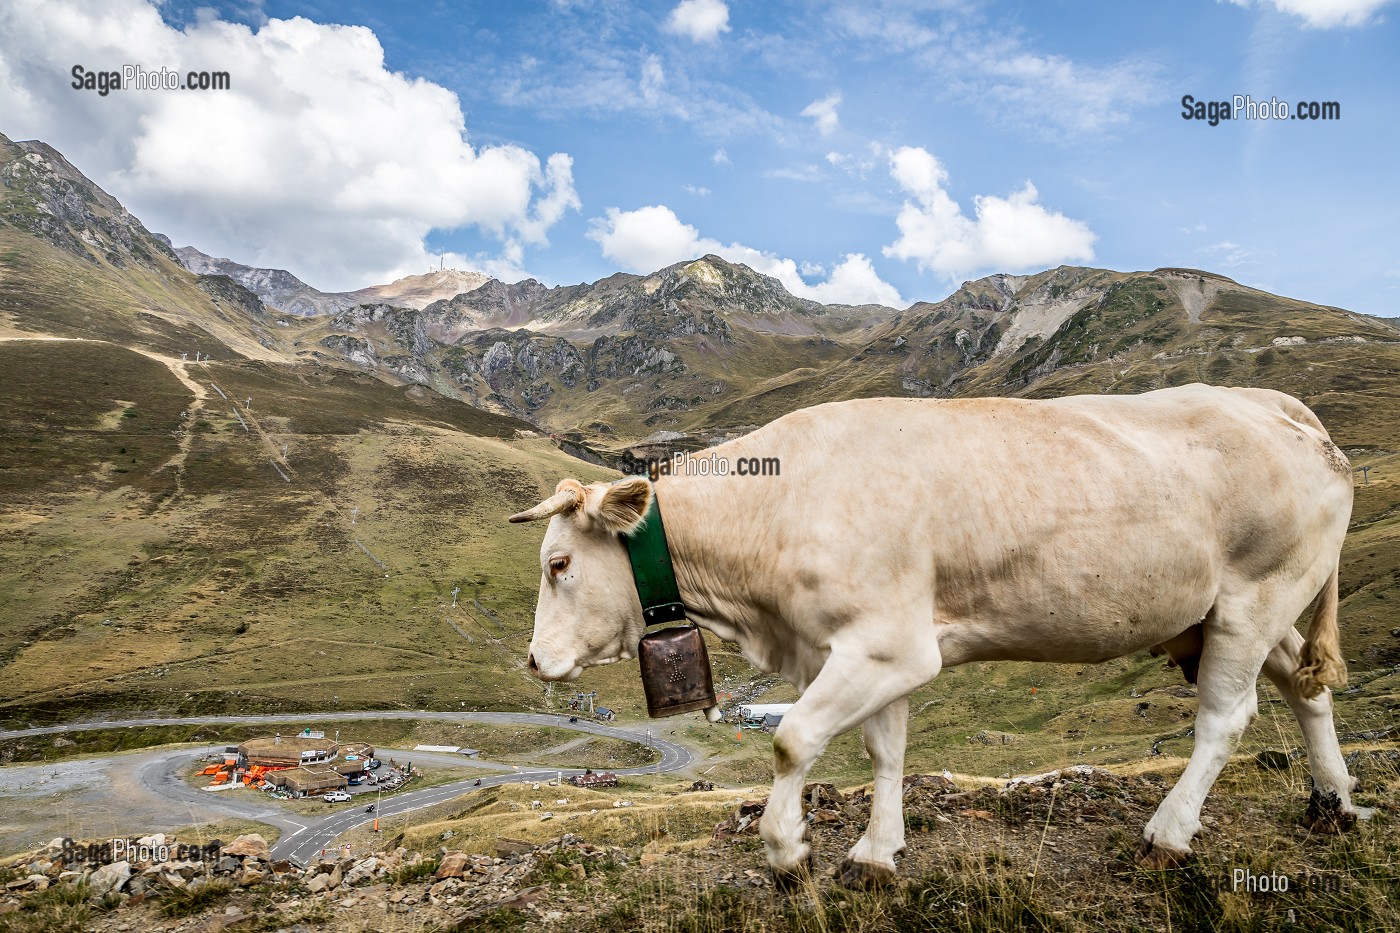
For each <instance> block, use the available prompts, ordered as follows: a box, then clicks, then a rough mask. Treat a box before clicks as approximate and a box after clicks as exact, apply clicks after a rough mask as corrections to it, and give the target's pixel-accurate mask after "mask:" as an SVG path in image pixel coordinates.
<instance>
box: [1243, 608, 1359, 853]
mask: <svg viewBox="0 0 1400 933" xmlns="http://www.w3.org/2000/svg"><path fill="white" fill-rule="evenodd" d="M1302 647H1303V636H1302V634H1301V633H1300V632H1299V631H1298V630H1297V629H1294V628H1290V629H1289V630H1288V634H1287V635H1286V636H1285V637H1284V639H1283V641H1281V642H1279V643H1278V644H1277V645H1276V646H1274V650H1273V651H1271V652H1269V657H1268V659H1267V660H1266V661H1265V662H1264V673H1265V674H1266V675H1268V678H1269V680H1271V681H1273V683H1274V686H1275V687H1277V688H1278V692H1279V693H1281V694H1282V695H1283V698H1284V699H1285V700H1286V701H1287V702H1288V706H1289V708H1290V709H1292V710H1293V714H1294V715H1295V716H1297V717H1298V725H1299V726H1301V727H1302V730H1303V743H1304V744H1305V745H1306V746H1307V749H1308V766H1309V767H1310V768H1311V770H1312V783H1313V789H1312V795H1311V796H1310V797H1309V798H1308V810H1307V813H1306V814H1305V815H1304V816H1303V822H1304V823H1305V824H1306V825H1307V827H1308V828H1309V829H1311V830H1312V831H1313V832H1339V831H1341V830H1344V829H1347V828H1348V827H1350V826H1352V825H1353V824H1354V823H1355V822H1356V809H1355V808H1354V807H1353V806H1352V803H1351V789H1352V787H1353V783H1354V782H1353V781H1352V778H1351V775H1349V774H1347V766H1346V762H1344V761H1343V760H1342V749H1341V746H1340V745H1338V744H1337V727H1336V725H1335V724H1334V722H1333V720H1332V693H1331V691H1330V690H1323V691H1322V692H1321V693H1319V694H1318V695H1317V696H1315V697H1312V698H1308V697H1305V696H1303V695H1302V694H1301V693H1299V692H1298V689H1297V687H1296V686H1295V685H1294V682H1293V675H1294V672H1296V671H1297V670H1298V665H1299V663H1300V661H1299V657H1300V652H1301V650H1302Z"/></svg>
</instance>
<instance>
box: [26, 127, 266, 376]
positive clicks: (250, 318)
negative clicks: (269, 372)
mask: <svg viewBox="0 0 1400 933" xmlns="http://www.w3.org/2000/svg"><path fill="white" fill-rule="evenodd" d="M0 326H2V327H4V328H6V329H13V330H16V331H20V332H42V333H45V334H48V335H52V336H64V337H84V338H93V339H104V340H115V341H118V342H121V343H125V344H130V345H138V346H141V347H143V348H145V349H148V350H157V351H159V352H163V353H166V354H178V353H181V352H184V353H187V354H189V355H191V356H193V355H194V354H195V353H202V354H214V355H217V356H219V357H221V358H228V357H230V356H235V357H239V358H246V359H268V360H271V359H288V358H289V357H288V356H287V355H286V353H285V350H286V349H287V347H286V344H285V343H284V341H283V340H282V339H281V335H279V334H278V333H277V332H276V329H275V327H274V326H273V325H272V323H271V322H270V321H268V320H267V316H266V313H265V309H264V307H263V305H262V303H261V302H260V301H259V299H258V298H257V296H256V295H254V294H252V293H251V292H249V291H248V290H247V289H245V288H243V287H242V286H240V285H238V284H237V283H236V282H234V281H232V280H231V279H229V278H227V277H226V276H222V275H196V274H192V273H190V272H187V271H186V270H185V269H184V268H183V267H182V266H181V265H180V263H179V261H178V260H177V258H176V257H175V255H174V253H173V252H172V251H171V250H170V247H169V245H168V243H167V242H166V241H165V240H164V238H162V237H160V236H158V235H156V234H153V233H151V232H150V231H149V230H147V229H146V227H145V226H144V225H143V224H142V223H141V222H140V221H139V220H138V219H137V218H135V217H133V216H132V215H131V214H130V213H129V212H128V211H127V210H126V208H124V207H123V206H122V205H121V204H120V203H118V202H117V200H116V199H115V198H113V197H112V196H111V195H109V194H108V193H107V192H105V191H103V190H102V189H101V188H99V187H98V186H97V185H95V184H93V183H92V182H91V181H90V180H89V179H87V178H86V177H85V176H84V175H83V174H82V173H81V172H79V171H78V170H77V169H76V168H74V167H73V166H72V165H71V164H70V163H69V162H68V160H67V159H65V158H64V157H63V156H62V155H61V154H60V153H59V152H58V151H57V150H55V149H53V148H52V147H51V146H48V145H46V144H45V143H42V142H33V141H31V142H18V143H17V142H13V141H11V140H10V139H9V138H7V137H5V136H3V135H0Z"/></svg>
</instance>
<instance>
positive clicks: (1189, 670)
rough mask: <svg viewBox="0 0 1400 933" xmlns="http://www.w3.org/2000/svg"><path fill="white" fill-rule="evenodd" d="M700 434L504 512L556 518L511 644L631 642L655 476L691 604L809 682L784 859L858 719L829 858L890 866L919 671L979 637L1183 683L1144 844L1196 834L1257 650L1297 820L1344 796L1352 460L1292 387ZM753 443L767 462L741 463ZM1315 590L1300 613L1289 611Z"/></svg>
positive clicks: (979, 655) (556, 674)
mask: <svg viewBox="0 0 1400 933" xmlns="http://www.w3.org/2000/svg"><path fill="white" fill-rule="evenodd" d="M704 457H705V458H706V459H705V460H704V466H705V468H704V470H703V471H702V470H700V469H698V468H696V466H695V465H696V464H699V463H701V462H702V461H701V459H700V458H694V457H692V458H690V459H689V460H688V461H686V462H681V461H676V463H677V466H678V469H677V470H676V471H673V472H671V473H670V474H669V475H660V476H658V477H657V478H656V479H655V480H654V481H653V480H651V479H649V478H648V477H646V476H634V477H627V478H624V479H622V480H619V481H616V482H613V483H593V484H591V485H583V484H581V483H579V482H578V481H576V480H572V479H565V480H563V481H562V482H560V483H559V484H558V487H557V489H556V491H555V493H554V495H552V496H550V497H549V498H548V499H546V500H545V501H543V502H541V503H540V504H538V505H536V506H535V507H533V508H531V509H529V510H528V511H525V512H521V513H519V514H517V515H513V516H511V517H510V521H512V522H523V521H530V520H536V519H544V518H548V519H549V525H548V527H547V529H546V531H545V535H544V542H543V544H542V546H541V548H540V563H541V567H542V578H541V581H540V587H539V602H538V606H537V609H536V613H535V628H534V635H533V638H532V640H531V642H530V653H529V659H528V664H529V669H530V671H531V672H532V673H533V674H534V675H535V676H537V677H539V678H541V679H543V680H546V681H557V680H569V679H573V678H576V677H577V676H578V675H579V674H580V672H582V671H583V670H584V668H586V667H591V666H594V665H599V664H608V663H611V662H615V661H621V660H624V659H628V658H631V657H633V656H634V655H635V653H636V650H637V645H638V641H639V639H640V638H641V636H642V634H643V631H644V625H643V617H642V612H641V606H640V603H639V600H638V596H637V592H636V588H635V586H634V582H633V578H632V572H631V567H630V564H629V560H628V556H627V552H626V550H625V547H624V543H623V541H622V539H621V537H620V536H623V535H627V534H628V533H630V532H632V531H634V530H636V528H637V527H638V526H639V525H640V524H641V522H642V521H643V520H644V518H645V516H646V514H647V510H648V506H649V505H650V503H651V500H652V498H653V497H655V498H656V500H657V502H658V504H659V507H660V509H661V514H662V516H663V518H664V521H665V528H666V533H667V537H668V539H669V544H670V549H671V555H672V560H673V563H674V566H675V574H676V579H677V581H678V583H679V588H680V594H681V598H682V600H683V602H684V604H685V606H686V607H687V610H688V613H689V618H690V619H691V620H692V621H694V622H695V623H697V624H698V625H700V626H701V627H702V628H704V629H707V630H708V631H710V632H712V633H713V634H714V635H716V636H718V637H719V638H721V639H723V640H725V641H727V642H734V643H737V644H738V646H739V648H740V649H741V651H742V652H743V654H744V656H745V657H746V658H747V659H748V660H749V661H750V662H752V663H753V664H754V666H756V667H757V668H759V669H760V670H763V671H766V672H772V673H777V674H779V675H781V676H782V677H783V678H784V679H786V680H788V681H789V682H791V683H792V684H793V685H794V686H795V687H796V688H797V689H798V691H799V692H800V694H801V698H800V699H799V700H798V701H797V702H796V704H795V705H794V706H793V707H792V709H791V710H790V711H789V713H788V714H787V715H786V716H785V717H784V718H783V721H782V724H781V725H780V726H779V727H778V729H777V732H776V734H775V736H774V740H773V755H774V778H773V787H772V793H771V796H770V799H769V803H768V808H767V810H766V812H765V814H764V817H763V820H762V822H761V824H760V835H761V836H762V838H763V841H764V845H765V848H766V851H767V856H768V861H769V864H770V866H771V867H772V869H773V871H774V874H775V876H776V877H777V878H778V879H779V880H782V881H785V882H790V881H792V880H793V879H795V878H801V877H803V876H804V875H805V873H806V872H807V871H808V870H809V868H810V853H811V848H810V846H809V845H808V843H807V840H806V838H805V824H804V822H803V819H802V809H801V793H802V789H803V782H804V779H805V777H806V774H807V770H808V768H809V767H810V766H811V764H812V763H813V761H814V760H815V759H816V758H817V757H818V756H819V755H820V754H821V753H822V750H823V749H824V748H825V747H826V745H827V743H828V742H830V741H831V740H832V739H833V738H834V737H836V736H838V735H840V734H842V733H844V732H846V731H847V730H849V729H852V728H854V727H855V726H861V727H862V729H863V732H864V739H865V746H866V748H867V750H868V751H869V753H870V759H871V763H872V768H873V771H874V789H873V802H872V806H871V814H870V821H869V824H868V826H867V828H866V831H865V834H864V835H863V836H862V837H861V838H860V840H859V841H857V842H856V843H855V845H854V846H853V847H852V848H851V850H850V852H849V854H848V856H847V857H846V859H845V862H844V864H843V866H842V867H841V870H840V873H839V877H840V878H841V880H842V881H843V882H844V883H847V884H853V885H854V884H867V883H879V882H882V881H886V880H888V879H890V878H891V877H893V875H894V872H895V863H894V857H895V855H896V854H897V853H899V852H900V851H901V850H902V849H903V848H904V821H903V816H902V811H901V793H902V778H903V769H904V752H905V741H906V731H907V721H908V699H907V698H908V695H909V693H910V691H912V690H914V689H915V688H917V687H919V686H921V685H923V684H926V683H928V682H929V681H930V680H932V679H933V678H934V677H936V676H937V675H938V673H939V671H941V670H943V669H944V668H947V667H953V666H955V665H959V664H966V663H968V662H972V661H993V660H1031V661H1054V662H1070V663H1076V664H1083V663H1095V662H1102V661H1107V660H1109V659H1112V658H1118V657H1122V656H1124V655H1128V654H1132V653H1134V652H1140V651H1144V650H1153V651H1154V652H1157V653H1161V652H1166V653H1169V654H1170V655H1171V656H1172V658H1173V660H1175V661H1176V662H1177V663H1178V664H1180V665H1181V667H1182V670H1183V672H1184V673H1186V674H1187V675H1188V678H1189V679H1193V680H1195V681H1196V682H1197V683H1198V695H1199V708H1198V712H1197V717H1196V729H1195V736H1196V738H1195V747H1194V749H1193V751H1192V754H1191V758H1190V761H1189V763H1188V764H1187V766H1186V769H1185V771H1184V773H1183V774H1182V775H1181V777H1180V779H1179V780H1178V781H1177V782H1176V785H1175V786H1174V787H1173V788H1172V790H1171V791H1170V792H1169V793H1168V795H1167V796H1166V798H1165V799H1164V800H1163V801H1162V803H1161V805H1160V806H1159V807H1158V809H1157V811H1156V812H1155V813H1154V815H1153V816H1152V818H1151V820H1150V821H1149V822H1148V823H1147V825H1146V826H1145V828H1144V829H1143V833H1142V840H1141V844H1140V847H1139V849H1138V856H1137V857H1138V861H1139V863H1140V864H1143V865H1146V866H1149V867H1166V866H1172V865H1177V864H1180V863H1181V862H1183V861H1184V860H1185V859H1186V858H1187V857H1188V855H1189V853H1190V844H1191V840H1192V838H1193V837H1194V836H1195V834H1196V833H1197V831H1199V829H1200V826H1201V824H1200V810H1201V806H1202V804H1203V802H1204V800H1205V797H1206V794H1207V792H1208V791H1209V790H1210V788H1211V786H1212V785H1213V784H1214V782H1215V780H1216V777H1217V776H1218V775H1219V773H1220V770H1221V768H1222V767H1223V766H1224V764H1225V763H1226V760H1227V758H1228V756H1229V755H1230V753H1231V751H1232V750H1233V748H1234V745H1235V743H1236V741H1237V740H1238V738H1239V736H1240V734H1241V733H1242V732H1243V730H1244V729H1245V727H1246V726H1247V725H1248V723H1249V722H1250V720H1251V719H1252V718H1253V717H1254V716H1255V714H1256V712H1257V699H1256V695H1255V681H1256V679H1257V678H1258V676H1259V672H1260V670H1261V669H1262V670H1263V673H1264V674H1265V675H1266V676H1267V677H1268V678H1269V680H1271V681H1272V682H1273V683H1274V685H1275V686H1276V687H1277V688H1278V690H1279V692H1280V693H1281V694H1282V695H1283V697H1284V699H1285V700H1286V701H1287V702H1288V704H1289V706H1290V707H1291V708H1292V710H1293V712H1294V714H1295V715H1296V716H1297V718H1298V721H1299V723H1300V725H1301V728H1302V732H1303V737H1304V740H1305V744H1306V746H1307V751H1308V759H1309V762H1310V765H1311V771H1312V780H1313V792H1312V796H1311V798H1310V802H1309V806H1308V809H1307V814H1306V816H1305V822H1307V823H1308V824H1309V825H1310V826H1311V827H1312V828H1313V829H1315V830H1319V831H1321V830H1329V829H1330V830H1339V829H1342V828H1345V827H1346V826H1348V825H1350V824H1351V823H1352V822H1353V821H1354V820H1355V818H1356V815H1357V814H1356V810H1355V808H1354V807H1353V806H1352V803H1351V800H1350V797H1349V792H1350V791H1351V789H1352V787H1353V782H1352V779H1351V777H1350V776H1349V775H1348V773H1347V770H1346V766H1345V764H1344V762H1343V760H1342V755H1341V751H1340V748H1339V746H1338V741H1337V733H1336V729H1335V726H1334V724H1333V719H1332V699H1331V692H1330V690H1329V688H1330V687H1337V686H1339V685H1341V684H1343V683H1345V679H1346V667H1345V664H1344V663H1343V661H1342V658H1341V656H1340V648H1339V634H1338V628H1337V601H1338V597H1337V570H1338V559H1339V554H1340V551H1341V547H1342V539H1343V537H1344V536H1345V534H1346V530H1347V522H1348V519H1349V516H1350V513H1351V504H1352V485H1353V479H1352V471H1351V466H1350V464H1349V463H1348V461H1347V459H1346V457H1345V456H1344V455H1343V454H1342V452H1341V451H1340V450H1339V449H1338V448H1337V447H1336V446H1335V445H1334V444H1333V443H1332V441H1331V439H1330V437H1329V436H1328V433H1327V431H1326V429H1325V428H1324V427H1323V426H1322V423H1321V422H1320V421H1319V420H1318V418H1317V416H1316V415H1314V414H1313V412H1312V411H1310V410H1309V409H1308V408H1307V407H1306V406H1305V405H1303V404H1302V403H1301V402H1299V401H1298V400H1296V399H1294V398H1292V397H1290V396H1288V395H1284V394H1282V393H1279V392H1273V391H1269V390H1264V389H1232V388H1222V387H1216V386H1207V385H1189V386H1181V387H1176V388H1169V389H1161V390H1157V391H1153V392H1147V393H1144V394H1142V395H1136V396H1107V395H1080V396H1070V397H1065V398H1058V399H1050V400H1025V399H1009V398H982V399H910V398H872V399H859V400H853V401H846V402H838V403H832V404H826V405H819V406H816V407H813V408H807V409H802V410H799V411H795V412H793V413H791V414H789V415H786V416H784V417H782V418H779V419H778V420H776V421H774V422H772V423H771V424H769V425H767V426H765V427H763V428H761V429H759V430H757V431H754V432H753V433H751V434H748V435H746V436H744V437H742V438H739V439H737V440H733V441H730V442H728V443H725V444H722V445H720V446H717V447H715V448H713V449H711V450H709V451H705V452H704ZM765 458H778V459H777V460H766V459H765ZM760 459H765V462H773V463H776V464H779V465H780V469H776V470H772V471H766V472H767V473H768V475H758V476H755V475H751V474H752V473H753V472H754V471H752V470H750V471H748V472H747V473H746V474H744V475H741V474H740V473H739V471H738V469H737V468H736V467H737V465H738V464H739V463H740V461H745V462H749V463H753V462H758V460H760ZM687 464H689V466H687ZM726 465H728V468H727V469H726V468H725V466H726ZM663 472H664V471H663ZM774 474H776V475H774ZM1314 603H1315V608H1314V611H1313V613H1312V617H1311V622H1310V624H1309V627H1308V630H1307V636H1306V638H1305V637H1304V636H1303V635H1301V634H1300V633H1299V631H1298V630H1297V629H1296V628H1295V624H1294V623H1295V620H1297V619H1298V617H1299V614H1300V613H1302V612H1303V611H1304V610H1305V609H1306V608H1307V607H1308V606H1309V605H1310V604H1314Z"/></svg>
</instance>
